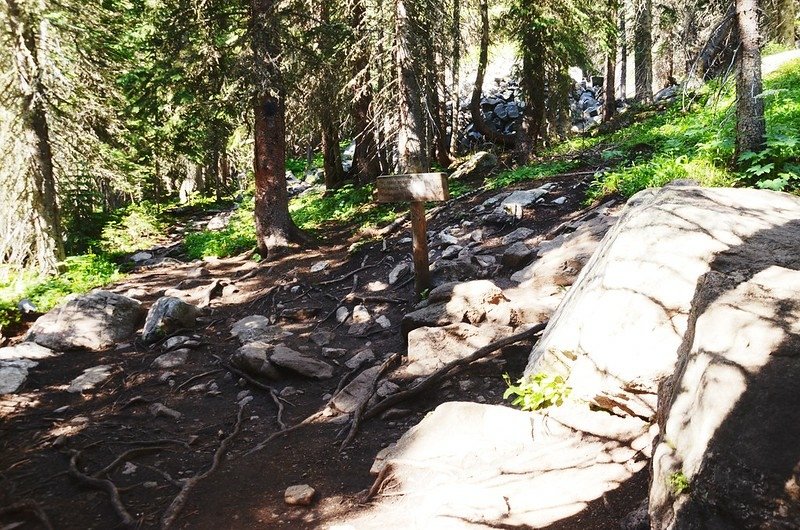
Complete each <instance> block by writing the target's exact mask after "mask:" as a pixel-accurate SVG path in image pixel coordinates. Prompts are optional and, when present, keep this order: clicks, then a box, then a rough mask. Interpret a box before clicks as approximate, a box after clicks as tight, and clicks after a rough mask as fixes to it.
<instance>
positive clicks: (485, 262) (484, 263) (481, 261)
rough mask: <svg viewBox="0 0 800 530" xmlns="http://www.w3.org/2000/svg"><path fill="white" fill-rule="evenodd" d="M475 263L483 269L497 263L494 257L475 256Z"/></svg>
mask: <svg viewBox="0 0 800 530" xmlns="http://www.w3.org/2000/svg"><path fill="white" fill-rule="evenodd" d="M475 261H476V262H477V264H478V265H480V266H481V267H483V268H484V269H486V268H489V267H492V266H494V265H495V264H496V263H497V258H495V257H494V256H486V255H480V256H475Z"/></svg>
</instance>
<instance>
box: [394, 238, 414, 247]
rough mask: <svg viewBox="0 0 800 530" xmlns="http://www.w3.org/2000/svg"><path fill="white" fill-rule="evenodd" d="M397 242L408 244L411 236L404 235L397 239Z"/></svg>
mask: <svg viewBox="0 0 800 530" xmlns="http://www.w3.org/2000/svg"><path fill="white" fill-rule="evenodd" d="M397 243H398V244H400V245H408V244H409V243H411V238H410V237H404V238H401V239H398V240H397Z"/></svg>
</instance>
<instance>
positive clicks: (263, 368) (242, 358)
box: [231, 340, 280, 379]
mask: <svg viewBox="0 0 800 530" xmlns="http://www.w3.org/2000/svg"><path fill="white" fill-rule="evenodd" d="M272 350H273V347H272V345H271V344H268V343H266V342H263V341H258V340H257V341H253V342H248V343H247V344H245V345H244V346H242V347H241V348H239V349H238V350H236V353H234V354H233V355H231V363H233V365H234V366H236V367H237V368H241V369H242V370H244V371H245V372H247V373H249V374H250V375H256V376H264V377H268V378H269V379H279V378H280V373H279V372H278V369H277V368H275V365H273V364H272V363H271V362H270V360H269V356H270V354H271V353H272Z"/></svg>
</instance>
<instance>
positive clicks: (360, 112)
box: [351, 0, 381, 184]
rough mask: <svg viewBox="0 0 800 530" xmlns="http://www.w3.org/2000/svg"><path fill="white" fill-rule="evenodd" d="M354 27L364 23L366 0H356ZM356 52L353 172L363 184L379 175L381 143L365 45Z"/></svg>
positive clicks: (354, 51) (355, 48)
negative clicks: (374, 115) (376, 127)
mask: <svg viewBox="0 0 800 530" xmlns="http://www.w3.org/2000/svg"><path fill="white" fill-rule="evenodd" d="M351 9H352V11H351V26H352V29H353V33H355V34H358V33H360V31H361V28H362V26H363V25H364V16H365V12H366V11H365V8H364V0H353V3H352V8H351ZM353 53H354V54H355V58H354V62H353V64H354V69H355V75H356V77H357V79H359V82H357V83H355V84H354V85H353V107H352V113H353V133H354V138H353V141H354V142H355V151H354V153H353V170H352V171H353V175H354V176H355V179H356V180H357V181H358V182H360V183H362V184H364V183H367V182H372V181H373V180H375V178H376V177H377V176H378V175H380V173H381V167H380V162H379V160H378V144H377V142H376V140H375V126H374V125H373V123H372V116H371V114H370V113H371V111H372V100H373V97H372V87H371V86H370V73H369V56H368V55H367V51H366V47H365V46H362V45H360V43H358V42H356V43H355V46H354V50H353Z"/></svg>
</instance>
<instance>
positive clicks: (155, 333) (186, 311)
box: [142, 296, 200, 343]
mask: <svg viewBox="0 0 800 530" xmlns="http://www.w3.org/2000/svg"><path fill="white" fill-rule="evenodd" d="M199 315H200V308H198V307H197V306H195V305H192V304H187V303H186V302H184V301H183V300H181V299H179V298H174V297H171V296H163V297H161V298H159V299H158V300H156V303H155V304H153V307H151V308H150V311H148V312H147V318H146V319H145V323H144V329H143V330H142V340H143V341H144V342H145V343H151V342H155V341H157V340H158V339H160V338H161V337H163V336H164V335H166V334H169V333H170V332H171V331H174V330H176V329H180V328H191V327H194V325H195V322H196V320H197V317H198V316H199Z"/></svg>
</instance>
